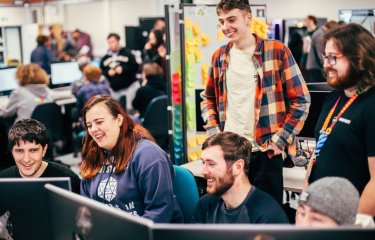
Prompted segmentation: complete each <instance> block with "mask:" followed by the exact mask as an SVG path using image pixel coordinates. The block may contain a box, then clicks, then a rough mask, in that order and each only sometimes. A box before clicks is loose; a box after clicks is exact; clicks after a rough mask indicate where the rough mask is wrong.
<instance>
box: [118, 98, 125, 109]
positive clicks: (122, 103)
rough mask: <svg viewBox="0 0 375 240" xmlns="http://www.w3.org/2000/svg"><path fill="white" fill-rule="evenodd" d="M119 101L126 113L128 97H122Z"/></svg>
mask: <svg viewBox="0 0 375 240" xmlns="http://www.w3.org/2000/svg"><path fill="white" fill-rule="evenodd" d="M118 101H119V102H120V104H121V106H122V107H123V108H124V110H125V112H126V95H122V96H121V97H120V99H119V100H118Z"/></svg>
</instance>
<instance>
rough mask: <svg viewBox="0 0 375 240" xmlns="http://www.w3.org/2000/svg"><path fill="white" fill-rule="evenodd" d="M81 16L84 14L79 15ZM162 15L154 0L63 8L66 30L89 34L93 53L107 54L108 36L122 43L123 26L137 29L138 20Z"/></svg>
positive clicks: (127, 0)
mask: <svg viewBox="0 0 375 240" xmlns="http://www.w3.org/2000/svg"><path fill="white" fill-rule="evenodd" d="M82 13H84V14H82ZM153 16H162V14H161V13H158V11H157V2H156V1H154V0H111V1H109V0H106V1H98V2H90V3H82V4H70V5H65V21H64V29H65V30H69V31H71V30H74V29H76V28H79V29H80V30H82V31H84V32H87V33H89V34H90V35H91V38H92V39H91V40H92V42H93V45H94V54H95V55H97V56H102V55H104V54H105V52H106V51H107V41H106V38H107V35H108V33H110V32H116V33H118V34H120V36H121V43H122V44H123V43H124V42H125V40H124V39H125V36H124V35H125V34H124V32H125V30H124V26H125V25H128V26H137V25H138V17H153Z"/></svg>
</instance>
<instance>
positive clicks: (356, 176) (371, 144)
mask: <svg viewBox="0 0 375 240" xmlns="http://www.w3.org/2000/svg"><path fill="white" fill-rule="evenodd" d="M340 96H341V100H340V102H339V104H338V106H337V107H336V110H335V113H334V114H333V117H334V116H337V114H338V113H339V112H340V110H341V108H342V107H343V106H344V105H345V103H346V102H347V101H348V100H349V98H348V97H346V96H345V94H344V92H343V91H340V92H337V91H333V92H332V93H330V94H329V95H328V96H327V99H326V101H325V104H324V105H323V108H322V112H321V114H320V116H319V120H318V122H317V125H316V128H315V137H316V140H318V137H319V130H320V129H321V128H322V126H323V123H324V121H325V119H326V117H327V115H328V113H329V111H330V110H331V108H332V107H333V106H334V104H335V102H336V101H337V99H338V98H339V97H340ZM333 117H332V118H333ZM330 124H331V123H329V125H328V126H330ZM374 136H375V89H370V90H368V91H367V92H364V93H362V94H360V95H359V96H358V98H357V99H356V100H355V101H354V102H353V103H352V104H351V105H350V106H349V108H348V109H347V110H346V111H345V112H344V114H343V115H342V116H341V118H340V119H338V121H337V123H336V125H335V126H334V128H333V130H332V132H331V134H330V135H329V136H328V138H327V141H326V142H325V144H324V145H323V148H322V149H321V151H320V154H319V156H318V157H317V159H316V165H315V167H314V168H313V169H312V172H311V175H310V179H309V182H310V183H311V182H314V181H315V180H318V179H320V178H323V177H326V176H339V177H344V178H347V179H348V180H349V181H351V182H352V183H353V185H354V186H355V187H356V188H357V189H358V191H359V192H360V193H362V191H363V189H364V188H365V186H366V184H367V183H368V181H369V180H370V172H369V167H368V157H371V156H375V139H374Z"/></svg>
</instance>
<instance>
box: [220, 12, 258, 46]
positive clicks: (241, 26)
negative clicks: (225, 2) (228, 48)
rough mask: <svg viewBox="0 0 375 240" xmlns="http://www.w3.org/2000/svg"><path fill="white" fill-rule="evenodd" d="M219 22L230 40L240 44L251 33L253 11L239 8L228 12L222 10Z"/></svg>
mask: <svg viewBox="0 0 375 240" xmlns="http://www.w3.org/2000/svg"><path fill="white" fill-rule="evenodd" d="M219 22H220V25H221V31H222V32H223V33H224V35H225V36H226V37H227V38H228V40H229V42H233V43H236V44H238V43H240V42H241V41H243V40H244V39H246V38H247V37H248V35H249V34H250V23H251V13H249V12H247V11H244V10H240V9H237V8H236V9H233V10H230V11H228V12H223V11H220V15H219Z"/></svg>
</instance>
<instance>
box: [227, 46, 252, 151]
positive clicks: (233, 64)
mask: <svg viewBox="0 0 375 240" xmlns="http://www.w3.org/2000/svg"><path fill="white" fill-rule="evenodd" d="M254 51H255V46H253V47H251V48H249V49H245V50H240V49H238V48H237V47H236V46H235V45H233V47H232V48H231V50H230V52H229V65H228V69H227V71H226V87H227V106H226V107H227V108H226V121H225V127H224V131H225V132H234V133H237V134H239V135H241V136H243V137H246V138H247V139H248V140H249V141H250V142H251V144H252V145H253V151H254V150H256V148H255V144H254V142H255V141H254V124H255V121H254V120H255V115H254V110H255V109H254V102H255V88H256V82H257V79H258V77H257V71H256V69H255V66H254V63H253V60H252V57H253V54H254Z"/></svg>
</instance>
